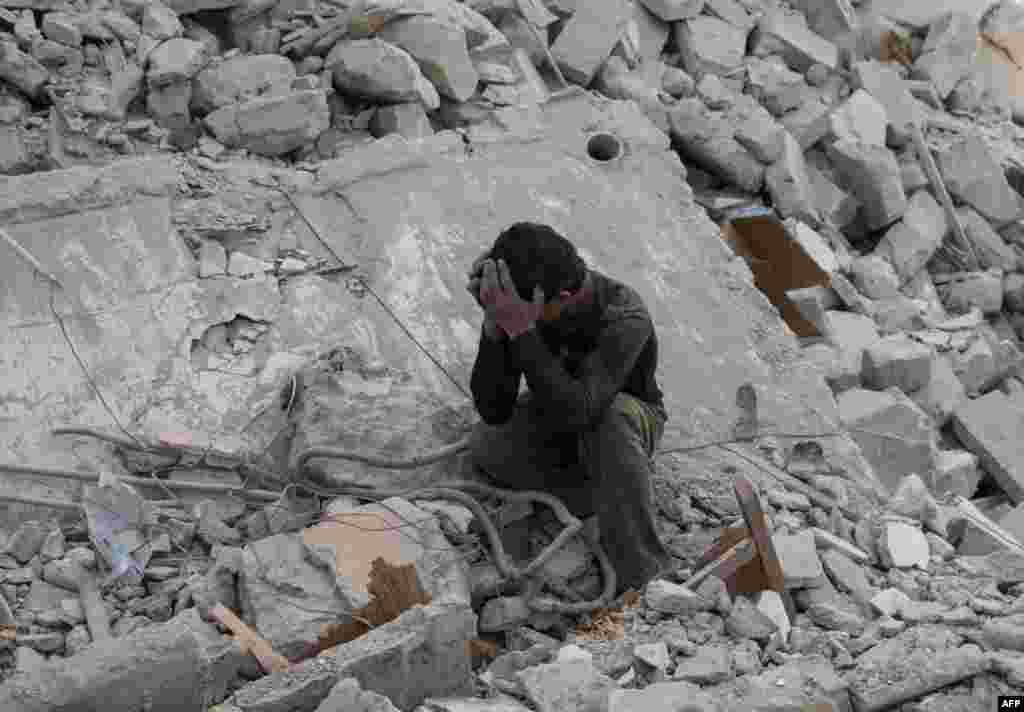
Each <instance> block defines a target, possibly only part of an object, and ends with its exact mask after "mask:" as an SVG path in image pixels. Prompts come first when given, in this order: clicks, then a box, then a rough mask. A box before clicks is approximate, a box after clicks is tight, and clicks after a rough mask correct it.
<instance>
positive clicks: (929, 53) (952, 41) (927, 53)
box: [911, 12, 978, 101]
mask: <svg viewBox="0 0 1024 712" xmlns="http://www.w3.org/2000/svg"><path fill="white" fill-rule="evenodd" d="M977 30H978V27H977V22H976V21H975V20H972V19H971V17H970V16H969V15H966V14H964V13H960V12H953V13H950V14H948V15H945V16H943V17H942V18H940V19H938V20H936V21H935V22H933V23H932V25H931V27H930V28H929V29H928V37H927V39H926V40H925V43H924V46H923V47H921V53H920V54H919V55H918V57H917V59H916V60H915V61H914V65H913V67H912V69H911V73H912V75H913V76H914V78H916V79H929V80H931V82H932V84H933V85H934V86H935V89H936V91H938V93H939V97H940V98H941V99H942V100H943V101H945V100H946V98H947V97H948V96H949V95H950V94H951V93H952V91H953V89H954V88H955V87H956V85H957V84H958V83H959V82H960V80H961V79H963V78H964V77H966V76H967V75H968V74H969V73H970V71H971V66H972V65H973V63H974V57H975V54H976V52H977V41H978V40H977Z"/></svg>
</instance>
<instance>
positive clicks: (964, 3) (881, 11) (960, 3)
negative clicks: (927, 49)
mask: <svg viewBox="0 0 1024 712" xmlns="http://www.w3.org/2000/svg"><path fill="white" fill-rule="evenodd" d="M994 4H995V0H935V2H927V3H922V2H917V3H915V2H906V0H875V2H874V3H872V6H871V9H872V11H873V12H874V13H876V14H878V15H880V16H883V17H887V18H889V19H890V20H893V21H894V22H898V23H900V24H903V25H908V26H909V27H912V28H914V29H915V30H925V29H927V28H928V26H929V25H930V24H931V23H933V22H935V21H936V20H939V19H941V18H942V17H943V16H944V15H946V14H947V13H950V12H962V13H966V14H967V15H970V17H971V18H972V19H973V20H974V22H978V21H979V20H980V19H981V18H982V16H983V15H984V14H985V11H986V10H988V8H990V7H992V6H993V5H994Z"/></svg>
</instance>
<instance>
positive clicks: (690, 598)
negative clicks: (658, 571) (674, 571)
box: [644, 579, 714, 616]
mask: <svg viewBox="0 0 1024 712" xmlns="http://www.w3.org/2000/svg"><path fill="white" fill-rule="evenodd" d="M644 600H645V602H646V603H647V606H648V608H651V609H653V610H655V611H659V612H661V613H668V614H670V615H676V616H685V615H691V614H693V613H696V612H697V611H709V610H711V608H712V606H713V605H714V602H713V601H709V600H707V599H706V598H704V597H703V596H701V595H700V594H698V593H697V592H696V591H693V590H692V589H689V588H687V587H686V586H682V585H680V584H677V583H672V582H671V581H665V580H664V579H655V580H654V581H651V582H650V583H649V584H647V587H646V589H645V591H644Z"/></svg>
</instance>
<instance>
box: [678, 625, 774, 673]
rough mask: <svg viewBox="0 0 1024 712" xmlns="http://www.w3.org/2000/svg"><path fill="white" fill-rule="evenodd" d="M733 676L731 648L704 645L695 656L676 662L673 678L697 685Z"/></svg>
mask: <svg viewBox="0 0 1024 712" xmlns="http://www.w3.org/2000/svg"><path fill="white" fill-rule="evenodd" d="M773 625H774V624H773ZM732 676H733V669H732V654H731V653H730V651H729V648H727V647H726V646H724V645H704V646H701V647H700V648H698V649H697V654H696V655H695V656H694V657H692V658H686V659H684V660H680V661H678V663H676V671H675V673H674V674H673V679H675V680H682V681H683V682H690V683H694V684H697V685H717V684H719V683H722V682H725V681H726V680H728V679H730V678H731V677H732Z"/></svg>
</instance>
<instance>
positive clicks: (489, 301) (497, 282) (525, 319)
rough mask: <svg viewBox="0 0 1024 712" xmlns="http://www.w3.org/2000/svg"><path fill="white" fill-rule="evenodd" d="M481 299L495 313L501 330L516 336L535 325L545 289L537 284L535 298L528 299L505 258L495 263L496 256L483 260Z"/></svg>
mask: <svg viewBox="0 0 1024 712" xmlns="http://www.w3.org/2000/svg"><path fill="white" fill-rule="evenodd" d="M480 302H481V303H482V304H483V306H484V308H485V309H487V310H488V312H489V313H490V314H492V315H493V317H494V320H495V322H496V323H497V324H498V326H499V327H500V328H501V330H502V331H504V332H505V333H506V334H507V335H508V336H509V338H512V339H514V338H516V337H518V336H520V335H522V334H524V333H526V332H527V331H529V330H530V329H531V328H533V326H534V323H535V322H536V321H537V320H538V319H540V318H541V314H542V313H543V310H544V292H543V291H542V290H541V288H540V285H537V286H536V287H534V290H533V302H527V301H525V300H524V299H523V298H522V297H520V296H519V293H518V292H516V288H515V284H514V283H513V282H512V276H511V275H510V274H509V271H508V265H506V264H505V261H504V260H498V263H497V265H495V263H494V261H493V260H487V261H486V262H484V264H483V276H482V278H481V283H480Z"/></svg>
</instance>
